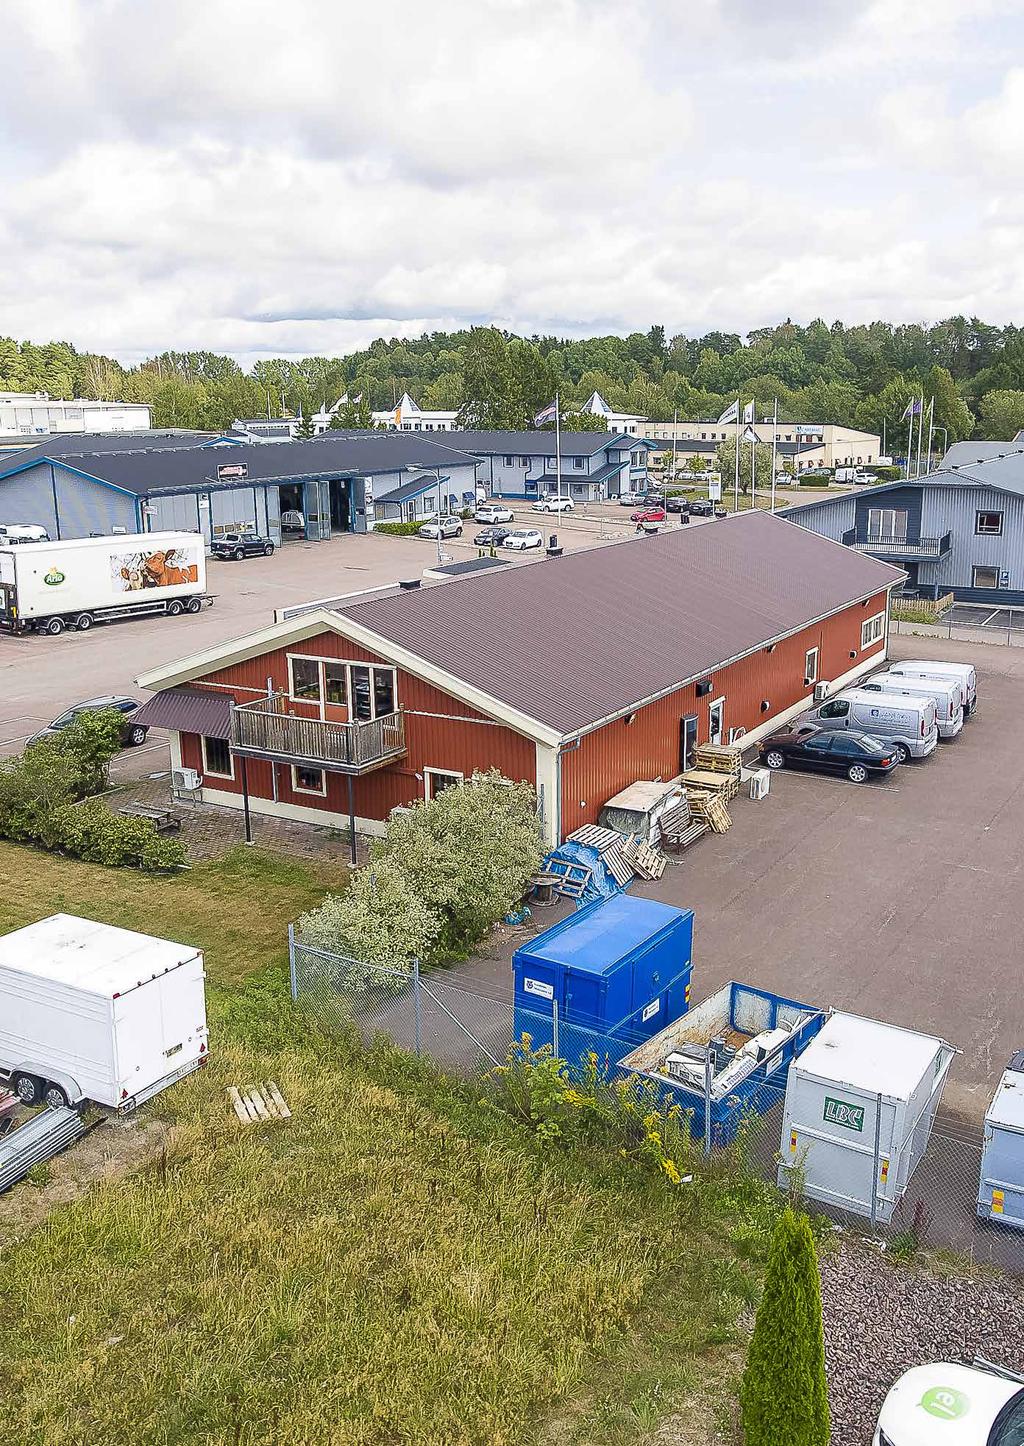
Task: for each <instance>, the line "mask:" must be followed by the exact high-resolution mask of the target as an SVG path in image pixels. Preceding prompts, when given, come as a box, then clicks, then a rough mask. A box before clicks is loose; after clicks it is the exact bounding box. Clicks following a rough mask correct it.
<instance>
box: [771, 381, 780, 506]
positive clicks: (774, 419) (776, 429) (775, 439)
mask: <svg viewBox="0 0 1024 1446" xmlns="http://www.w3.org/2000/svg"><path fill="white" fill-rule="evenodd" d="M778 433H779V399H778V397H776V398H775V410H774V412H773V413H772V511H773V512H774V511H775V457H776V450H777V446H778Z"/></svg>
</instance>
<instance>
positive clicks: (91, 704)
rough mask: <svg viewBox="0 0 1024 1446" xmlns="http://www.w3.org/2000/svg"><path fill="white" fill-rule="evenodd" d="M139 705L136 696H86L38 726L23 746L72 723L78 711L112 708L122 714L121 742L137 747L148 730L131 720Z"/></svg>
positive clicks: (142, 741) (53, 734)
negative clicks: (50, 721) (36, 731)
mask: <svg viewBox="0 0 1024 1446" xmlns="http://www.w3.org/2000/svg"><path fill="white" fill-rule="evenodd" d="M139 706H140V705H139V700H138V698H124V697H119V696H118V695H117V694H113V695H111V696H110V697H106V698H87V699H86V700H85V702H84V703H76V704H75V705H74V706H73V707H72V708H68V709H67V711H66V712H64V713H61V714H59V715H58V717H56V718H54V720H53V722H52V723H47V725H46V727H45V728H40V729H39V731H38V733H33V734H32V737H31V738H28V739H26V741H25V747H26V748H31V747H32V744H33V743H38V742H39V740H40V739H41V738H53V737H55V736H56V735H57V734H58V733H59V732H60V731H61V729H62V728H66V727H67V726H68V724H69V723H73V722H74V721H75V719H76V718H77V717H78V716H79V714H80V713H104V712H106V711H107V710H108V709H113V710H114V711H115V712H117V713H123V714H124V727H123V728H122V729H121V742H122V743H124V744H126V745H127V744H131V746H132V747H133V748H138V747H140V746H141V745H142V744H143V743H145V741H146V734H147V733H148V732H149V729H148V728H147V727H146V726H145V724H142V723H133V722H132V714H133V713H134V712H135V710H136V709H137V708H138V707H139Z"/></svg>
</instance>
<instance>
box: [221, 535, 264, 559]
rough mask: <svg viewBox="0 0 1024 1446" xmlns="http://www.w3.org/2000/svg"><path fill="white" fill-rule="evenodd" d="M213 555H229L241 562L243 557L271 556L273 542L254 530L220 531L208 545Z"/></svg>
mask: <svg viewBox="0 0 1024 1446" xmlns="http://www.w3.org/2000/svg"><path fill="white" fill-rule="evenodd" d="M210 551H211V552H212V553H213V555H214V557H230V558H233V559H234V561H235V562H241V560H242V558H243V557H271V556H273V552H274V544H273V542H272V541H271V539H270V538H269V537H260V536H259V535H258V534H257V533H255V532H222V533H221V535H220V537H215V538H214V539H213V542H212V543H211V545H210Z"/></svg>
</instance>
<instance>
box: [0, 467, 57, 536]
mask: <svg viewBox="0 0 1024 1446" xmlns="http://www.w3.org/2000/svg"><path fill="white" fill-rule="evenodd" d="M0 522H3V523H6V524H10V523H12V522H20V523H28V524H31V525H33V526H36V527H45V528H46V530H47V532H48V533H49V534H50V536H51V537H52V538H54V539H56V538H57V536H58V532H57V514H56V512H55V510H54V506H53V488H52V485H51V481H50V468H49V465H48V464H47V463H45V462H40V463H38V464H37V465H36V466H35V467H27V468H26V469H25V471H24V472H18V473H16V474H15V476H13V477H4V478H3V479H2V480H0Z"/></svg>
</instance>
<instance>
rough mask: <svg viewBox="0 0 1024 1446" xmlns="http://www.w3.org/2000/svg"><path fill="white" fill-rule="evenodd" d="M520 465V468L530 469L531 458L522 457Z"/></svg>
mask: <svg viewBox="0 0 1024 1446" xmlns="http://www.w3.org/2000/svg"><path fill="white" fill-rule="evenodd" d="M519 465H520V467H529V465H530V459H529V457H520V459H519Z"/></svg>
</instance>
